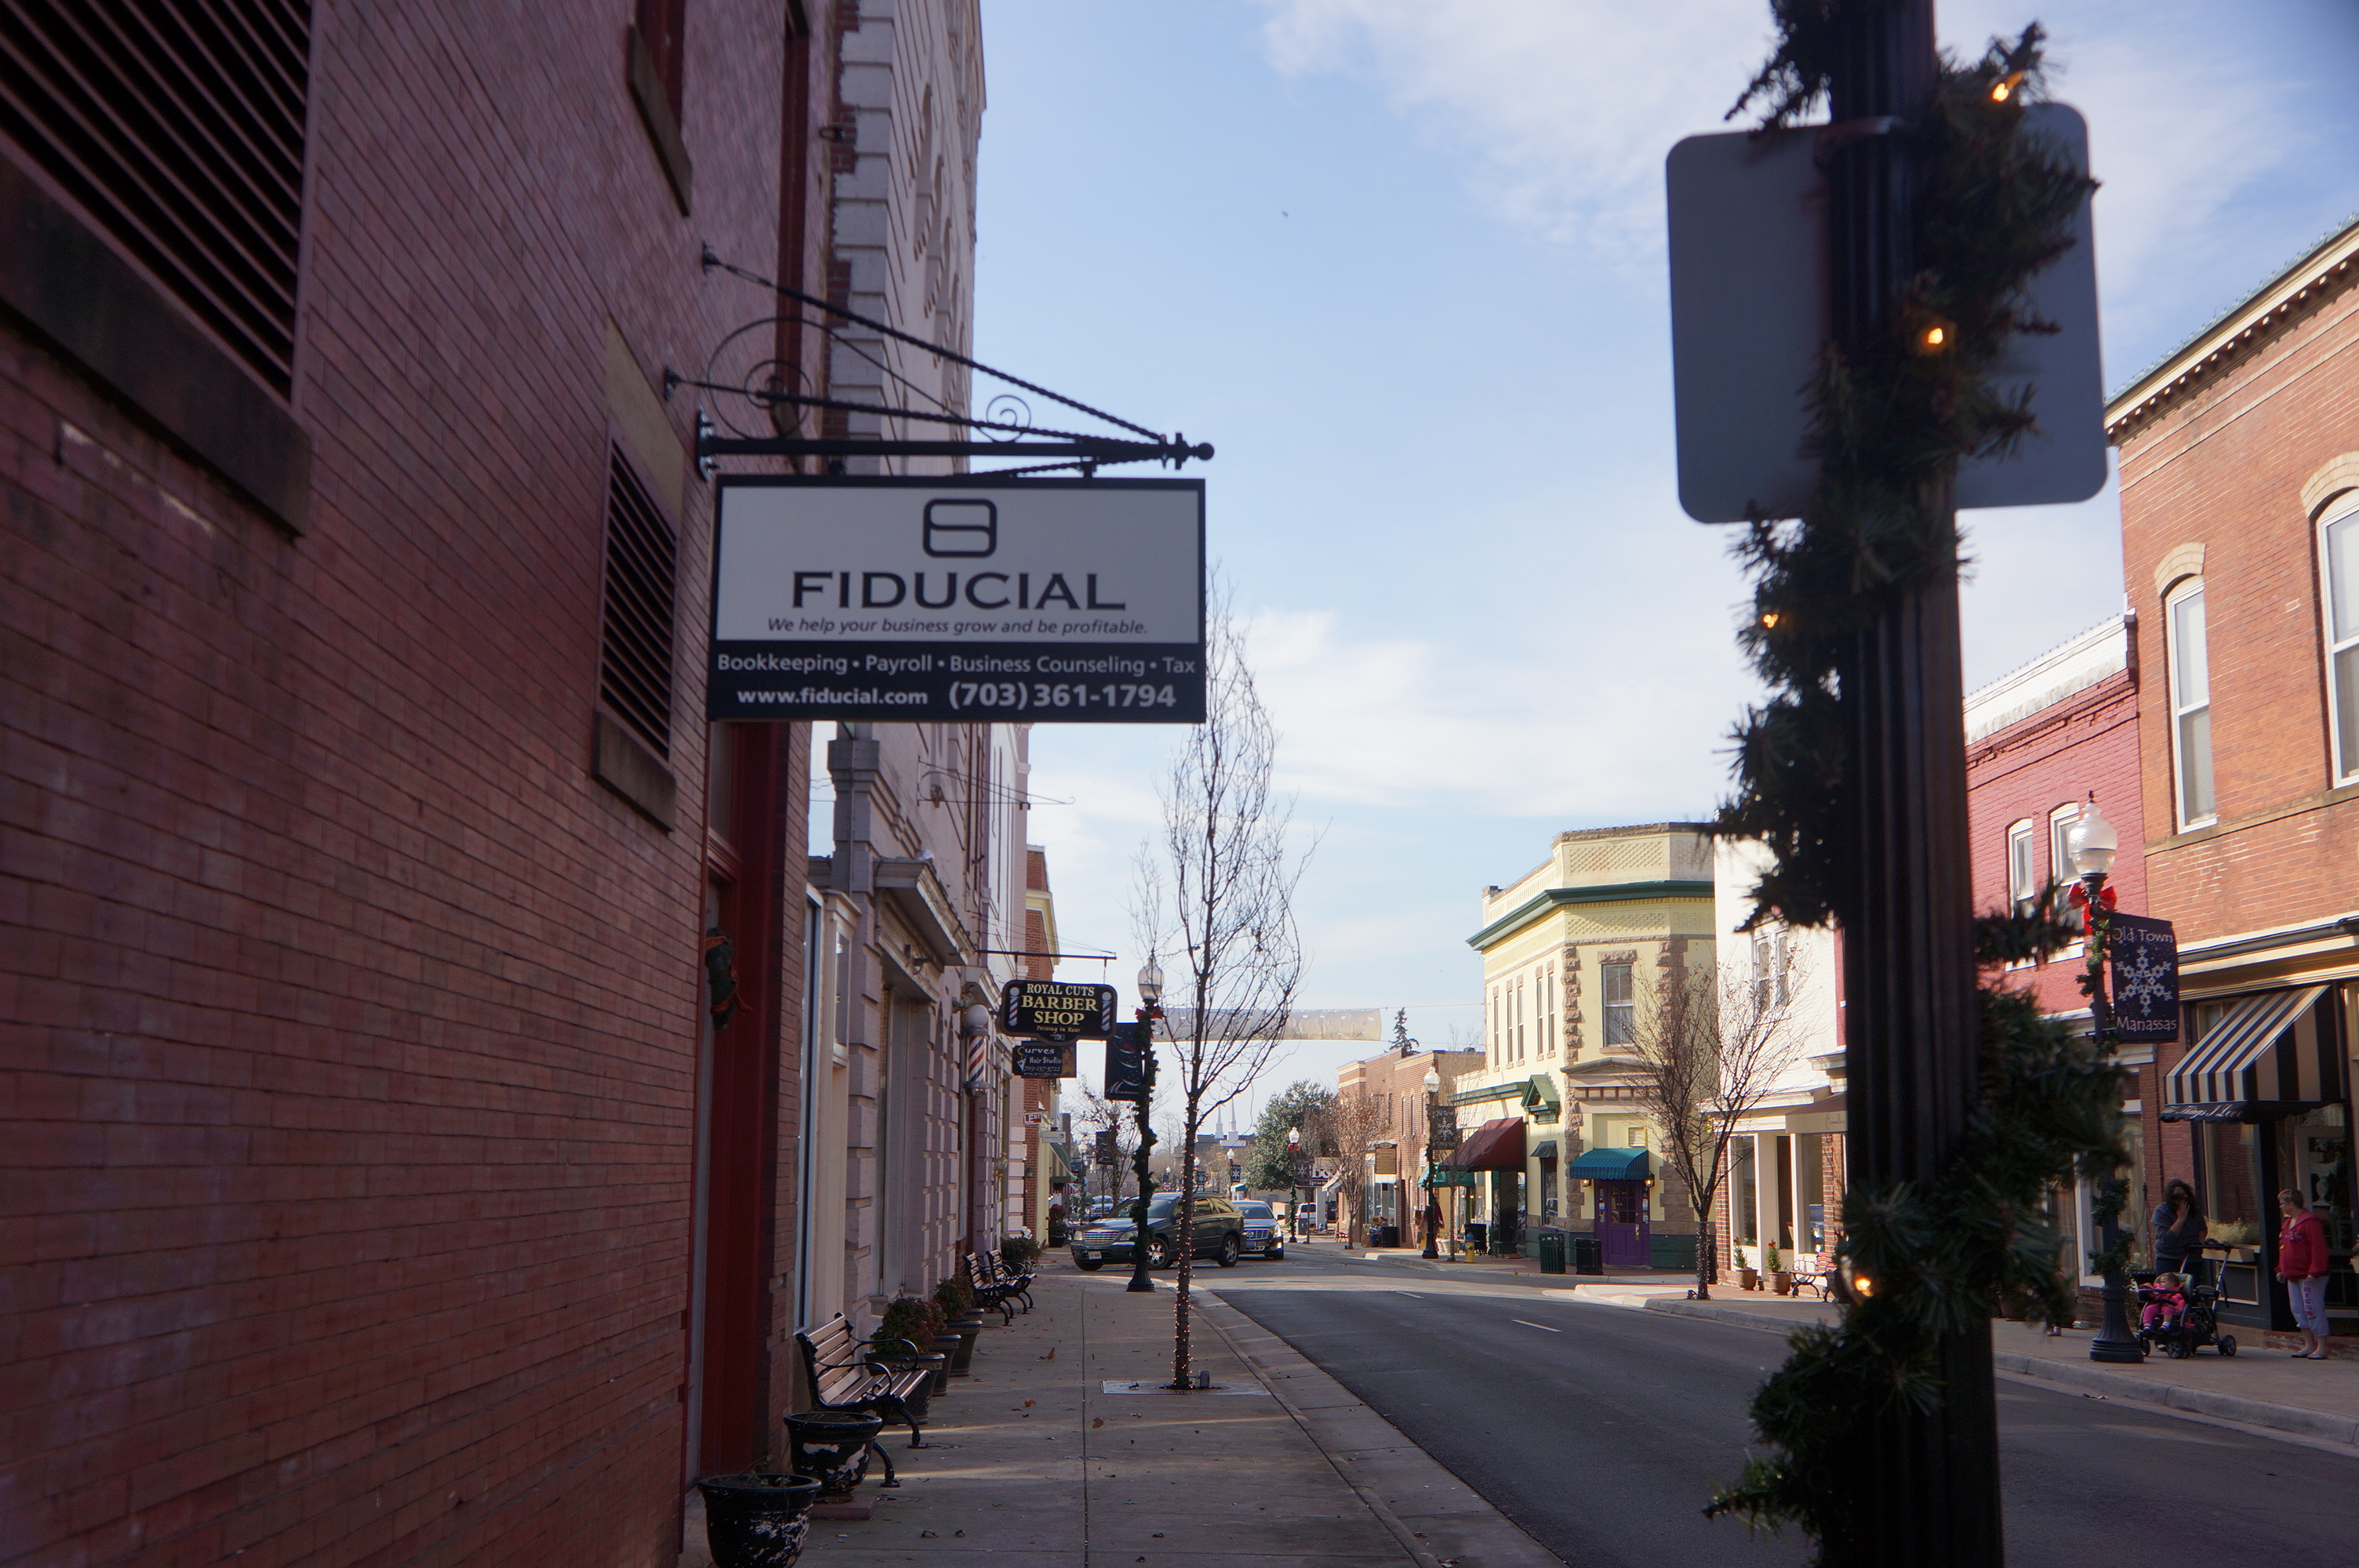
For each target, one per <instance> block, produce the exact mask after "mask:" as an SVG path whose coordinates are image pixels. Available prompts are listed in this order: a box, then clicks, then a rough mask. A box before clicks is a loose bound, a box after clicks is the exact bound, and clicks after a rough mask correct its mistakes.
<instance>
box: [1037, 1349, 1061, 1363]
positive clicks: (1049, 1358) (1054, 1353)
mask: <svg viewBox="0 0 2359 1568" xmlns="http://www.w3.org/2000/svg"><path fill="white" fill-rule="evenodd" d="M1056 1358H1057V1347H1056V1346H1053V1345H1051V1346H1049V1354H1047V1355H1046V1356H1043V1357H1040V1359H1041V1360H1043V1361H1054V1360H1055V1359H1056Z"/></svg>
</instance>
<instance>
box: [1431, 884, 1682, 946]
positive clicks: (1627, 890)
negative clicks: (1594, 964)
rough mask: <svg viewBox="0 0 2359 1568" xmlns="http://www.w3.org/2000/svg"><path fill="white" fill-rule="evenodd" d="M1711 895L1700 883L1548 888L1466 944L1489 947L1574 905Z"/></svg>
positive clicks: (1520, 904)
mask: <svg viewBox="0 0 2359 1568" xmlns="http://www.w3.org/2000/svg"><path fill="white" fill-rule="evenodd" d="M1711 896H1712V883H1710V882H1708V881H1657V882H1604V883H1601V884H1599V885H1597V886H1594V887H1579V888H1549V890H1548V891H1547V892H1540V893H1535V894H1534V895H1533V896H1531V897H1530V898H1527V899H1526V900H1525V901H1524V902H1523V903H1519V904H1517V906H1516V907H1515V908H1514V909H1513V910H1511V911H1509V912H1508V913H1507V914H1503V915H1501V916H1500V917H1499V918H1498V919H1496V920H1495V921H1493V922H1491V924H1490V925H1485V926H1484V927H1483V929H1482V930H1480V931H1477V932H1476V933H1474V935H1472V936H1469V937H1468V938H1466V945H1467V946H1469V947H1473V948H1474V949H1476V950H1477V951H1480V950H1481V949H1483V948H1484V947H1487V946H1491V945H1492V944H1493V943H1495V942H1496V941H1497V940H1498V939H1499V938H1500V937H1502V936H1508V935H1514V934H1515V933H1516V932H1517V931H1520V930H1522V929H1523V928H1524V927H1525V926H1527V925H1530V924H1531V923H1532V922H1533V921H1535V920H1537V919H1538V918H1539V917H1540V916H1541V915H1542V914H1546V913H1548V912H1549V910H1551V909H1560V908H1563V907H1564V906H1566V905H1568V904H1576V903H1639V902H1641V901H1644V900H1647V899H1662V898H1704V899H1708V898H1710V897H1711Z"/></svg>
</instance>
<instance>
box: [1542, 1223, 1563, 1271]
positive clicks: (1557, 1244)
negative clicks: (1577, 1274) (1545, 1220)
mask: <svg viewBox="0 0 2359 1568" xmlns="http://www.w3.org/2000/svg"><path fill="white" fill-rule="evenodd" d="M1540 1272H1541V1273H1543V1274H1561V1273H1563V1272H1564V1232H1563V1231H1561V1230H1543V1231H1541V1232H1540Z"/></svg>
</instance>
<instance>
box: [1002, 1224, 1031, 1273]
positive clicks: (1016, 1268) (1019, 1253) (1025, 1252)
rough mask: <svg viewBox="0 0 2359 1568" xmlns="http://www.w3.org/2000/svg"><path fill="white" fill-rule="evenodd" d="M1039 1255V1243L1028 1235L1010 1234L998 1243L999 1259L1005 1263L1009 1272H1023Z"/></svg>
mask: <svg viewBox="0 0 2359 1568" xmlns="http://www.w3.org/2000/svg"><path fill="white" fill-rule="evenodd" d="M1039 1256H1040V1244H1039V1243H1038V1241H1035V1240H1033V1239H1032V1238H1030V1237H1028V1236H1024V1235H1020V1234H1019V1235H1016V1236H1011V1237H1009V1238H1006V1240H1004V1241H1002V1242H1001V1243H1000V1244H999V1259H1000V1261H1001V1262H1003V1263H1006V1265H1007V1268H1008V1271H1009V1272H1010V1273H1016V1274H1021V1273H1023V1272H1024V1271H1026V1270H1027V1269H1029V1268H1031V1267H1032V1264H1033V1262H1034V1260H1037V1259H1038V1257H1039Z"/></svg>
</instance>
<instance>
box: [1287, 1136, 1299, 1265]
mask: <svg viewBox="0 0 2359 1568" xmlns="http://www.w3.org/2000/svg"><path fill="white" fill-rule="evenodd" d="M1301 1158H1302V1129H1300V1128H1299V1127H1289V1128H1288V1129H1287V1130H1286V1223H1287V1224H1288V1225H1290V1226H1292V1227H1294V1238H1295V1239H1296V1240H1297V1241H1299V1240H1301V1239H1302V1202H1301V1200H1300V1199H1299V1198H1298V1197H1296V1196H1295V1194H1297V1193H1299V1192H1300V1191H1301V1190H1302V1180H1301V1177H1302V1173H1301V1171H1300V1169H1299V1168H1298V1166H1297V1165H1296V1162H1297V1161H1299V1160H1300V1159H1301Z"/></svg>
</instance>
